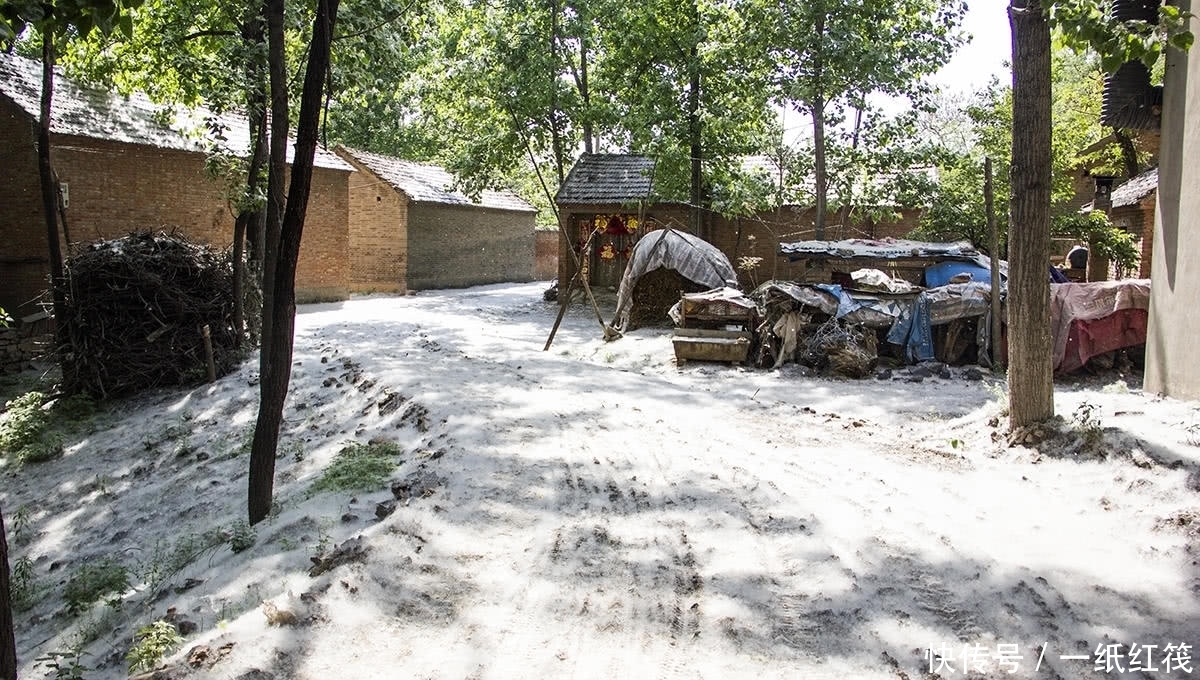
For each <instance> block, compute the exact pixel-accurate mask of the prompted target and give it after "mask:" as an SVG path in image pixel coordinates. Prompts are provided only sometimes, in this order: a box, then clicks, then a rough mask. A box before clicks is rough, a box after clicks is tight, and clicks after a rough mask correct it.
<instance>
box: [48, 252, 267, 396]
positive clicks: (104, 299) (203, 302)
mask: <svg viewBox="0 0 1200 680" xmlns="http://www.w3.org/2000/svg"><path fill="white" fill-rule="evenodd" d="M66 274H67V275H66V281H67V282H66V286H67V291H66V293H67V300H68V304H67V310H66V315H65V318H63V319H58V320H57V323H58V324H59V325H60V326H59V327H60V330H61V332H60V334H59V338H60V339H61V343H62V344H61V346H60V347H59V348H58V351H59V352H60V358H61V359H63V361H61V362H60V363H62V365H63V387H64V390H65V391H66V392H68V393H75V392H86V393H89V394H92V395H94V396H96V397H100V398H104V397H113V396H118V395H123V394H129V393H132V392H136V391H138V390H142V389H146V388H150V387H159V386H166V385H182V384H191V383H196V382H200V381H202V380H204V379H205V377H206V376H207V374H208V368H207V363H208V362H207V357H206V353H205V338H204V333H203V330H204V328H205V327H206V326H207V328H208V331H209V333H208V335H209V338H208V340H209V341H210V342H211V344H212V357H213V363H214V367H215V371H216V373H217V374H218V375H225V374H226V373H228V372H230V371H231V370H232V369H233V368H234V366H236V364H237V362H238V359H239V356H240V353H241V351H242V349H243V342H242V341H243V339H242V338H239V337H237V334H236V333H235V331H234V330H233V324H232V316H233V265H232V262H231V261H230V259H229V256H228V254H227V253H224V252H222V251H220V250H217V249H214V248H211V247H209V246H203V245H197V244H194V243H191V242H188V241H187V240H185V239H183V238H180V237H178V236H175V235H168V234H164V233H158V234H151V233H147V232H140V233H134V234H131V235H129V236H126V237H124V238H119V239H114V240H110V241H98V242H95V243H92V244H89V245H87V246H84V247H82V248H80V249H78V250H77V252H76V253H75V254H74V255H73V256H72V257H70V258H69V259H68V260H67V264H66ZM250 288H254V287H253V286H250ZM247 309H253V308H252V307H247Z"/></svg>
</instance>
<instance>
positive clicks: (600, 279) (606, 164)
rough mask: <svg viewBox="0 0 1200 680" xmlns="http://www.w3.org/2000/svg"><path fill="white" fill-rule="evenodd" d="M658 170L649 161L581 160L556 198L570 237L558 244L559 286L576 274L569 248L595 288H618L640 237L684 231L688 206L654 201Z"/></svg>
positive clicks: (589, 156)
mask: <svg viewBox="0 0 1200 680" xmlns="http://www.w3.org/2000/svg"><path fill="white" fill-rule="evenodd" d="M654 167H655V164H654V160H653V159H651V158H648V157H646V156H638V155H632V154H596V153H585V154H583V155H582V156H580V158H579V160H578V161H577V162H576V163H575V166H574V167H572V168H571V171H570V172H569V173H568V174H567V177H566V179H565V180H564V181H563V183H562V186H560V187H559V189H558V194H557V195H556V196H555V197H554V200H555V203H556V204H557V205H558V219H559V227H560V228H561V229H562V232H563V234H565V235H566V238H565V239H562V242H560V244H559V257H558V276H559V281H560V282H566V281H569V280H570V279H571V277H573V276H574V275H575V269H574V265H573V263H572V258H571V256H570V254H569V253H568V252H567V251H566V248H567V247H568V246H569V247H573V248H574V249H575V252H576V254H577V255H579V256H580V265H581V266H582V267H584V268H585V270H586V272H587V275H588V281H589V282H590V283H591V284H592V285H594V286H609V287H612V288H614V289H615V288H616V287H617V286H618V285H619V284H620V281H621V275H622V274H623V273H624V271H625V265H626V263H627V262H628V260H629V257H630V255H631V254H632V252H633V245H634V244H635V243H636V242H637V240H638V239H639V238H640V237H641V236H642V234H644V233H645V232H646V231H648V230H652V229H656V228H659V227H661V226H676V227H686V225H687V222H688V214H687V206H686V205H683V204H679V203H671V202H662V201H656V200H655V191H654ZM593 232H595V236H594V237H593V238H592V240H591V243H590V244H588V237H589V236H591V235H592V233H593Z"/></svg>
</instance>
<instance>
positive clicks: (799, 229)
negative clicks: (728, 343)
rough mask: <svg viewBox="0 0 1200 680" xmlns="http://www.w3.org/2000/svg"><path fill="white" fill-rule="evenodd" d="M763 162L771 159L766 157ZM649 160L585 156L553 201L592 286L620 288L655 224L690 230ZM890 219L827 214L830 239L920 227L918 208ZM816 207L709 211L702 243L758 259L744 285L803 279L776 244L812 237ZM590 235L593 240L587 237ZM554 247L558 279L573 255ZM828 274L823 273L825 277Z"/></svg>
mask: <svg viewBox="0 0 1200 680" xmlns="http://www.w3.org/2000/svg"><path fill="white" fill-rule="evenodd" d="M767 160H769V159H767ZM767 160H763V159H762V158H761V157H754V158H750V159H747V169H749V170H752V171H760V170H761V171H762V172H764V173H765V174H766V175H767V176H768V178H772V177H774V175H772V173H771V172H770V167H769V165H768V164H767ZM654 171H655V163H654V161H653V159H650V158H648V157H645V156H638V155H628V154H583V156H581V157H580V158H579V161H578V162H577V163H576V164H575V166H574V167H573V168H571V171H570V173H569V174H568V175H567V178H566V180H564V182H563V184H562V186H561V187H560V188H559V191H558V194H557V196H556V197H555V202H556V203H557V204H558V208H559V226H560V227H561V228H562V230H563V233H564V234H566V237H567V238H566V239H565V241H567V242H568V243H569V244H570V245H571V246H572V247H574V249H575V253H576V255H578V256H579V257H580V264H581V266H583V267H585V268H586V270H587V273H588V277H589V278H588V281H589V283H591V284H592V285H597V286H611V287H616V286H618V285H619V283H620V279H621V275H622V273H623V272H624V269H625V264H626V262H627V261H628V257H629V254H630V253H631V252H632V248H633V244H634V243H636V242H637V240H638V239H639V238H640V237H641V236H642V235H643V234H644V233H645V232H646V231H649V230H653V229H655V228H658V227H660V226H670V227H674V228H676V229H682V230H685V231H687V230H688V224H689V219H688V211H689V208H688V206H687V205H686V204H684V203H681V202H674V201H663V200H661V199H658V198H656V197H657V196H658V192H657V191H656V190H655V184H654ZM890 212H892V213H894V216H893V218H891V219H880V220H878V221H876V220H873V219H871V218H869V217H865V218H856V220H857V221H855V222H853V223H851V224H848V225H840V224H838V221H839V220H840V216H839V215H838V214H837V213H834V212H830V213H829V215H828V219H827V223H828V224H829V225H830V227H829V237H830V238H835V237H836V238H853V237H858V238H886V237H901V236H905V235H906V234H908V233H909V232H910V231H912V229H913V228H915V227H916V226H917V224H918V221H919V218H920V209H919V208H896V209H894V210H891V211H890ZM814 216H815V210H814V209H813V208H812V207H808V206H799V205H783V206H780V207H779V208H777V209H775V210H767V211H762V212H759V213H756V214H753V215H748V216H744V217H737V218H725V217H723V216H721V215H719V214H717V213H715V212H707V213H706V214H705V216H704V231H705V232H706V234H705V235H706V237H707V239H708V240H709V241H710V242H711V243H712V244H713V245H715V246H717V248H719V249H720V250H721V251H722V252H723V253H725V255H726V257H728V258H729V260H730V261H731V262H733V263H734V265H735V266H736V265H737V264H738V261H739V258H742V257H749V258H762V260H761V262H760V263H759V264H758V265H757V267H756V268H742V269H740V270H739V276H741V277H742V279H743V283H744V284H746V285H752V284H753V283H754V282H755V281H762V280H764V279H767V278H784V279H795V280H809V278H810V277H809V276H808V275H809V274H810V272H809V271H808V270H807V269H805V266H804V263H803V262H801V263H798V264H797V263H792V262H791V261H790V260H789V258H787V257H783V256H781V255H780V254H779V245H780V243H785V242H792V241H799V240H805V239H811V238H812V235H813V222H814ZM593 231H596V235H595V236H594V237H593V238H592V243H591V245H590V246H589V247H587V248H586V249H585V246H587V240H588V236H589V235H590V234H591V233H592V232H593ZM566 247H567V245H566V244H562V245H560V251H559V259H558V270H559V280H560V281H564V282H565V281H567V280H569V279H570V278H571V276H572V275H573V274H574V267H573V264H572V258H571V257H570V254H569V253H568V252H567V250H566ZM824 275H825V276H826V277H827V276H828V273H827V272H826V273H825V274H824Z"/></svg>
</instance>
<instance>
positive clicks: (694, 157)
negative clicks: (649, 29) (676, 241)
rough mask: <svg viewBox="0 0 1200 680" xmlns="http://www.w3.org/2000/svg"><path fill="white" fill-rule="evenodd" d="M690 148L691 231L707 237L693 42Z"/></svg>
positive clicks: (696, 49) (696, 50) (696, 58)
mask: <svg viewBox="0 0 1200 680" xmlns="http://www.w3.org/2000/svg"><path fill="white" fill-rule="evenodd" d="M688 57H689V59H688V149H689V151H690V157H691V161H690V163H691V192H690V199H689V203H691V209H690V211H689V216H690V222H691V224H690V227H691V232H692V233H693V234H695V235H696V236H699V237H700V238H703V239H707V238H708V234H706V233H704V210H703V205H704V164H703V160H702V159H703V158H704V142H703V136H702V134H703V127H702V125H703V123H702V122H701V120H700V46H699V45H696V44H693V45H692V49H691V53H690V54H689V55H688Z"/></svg>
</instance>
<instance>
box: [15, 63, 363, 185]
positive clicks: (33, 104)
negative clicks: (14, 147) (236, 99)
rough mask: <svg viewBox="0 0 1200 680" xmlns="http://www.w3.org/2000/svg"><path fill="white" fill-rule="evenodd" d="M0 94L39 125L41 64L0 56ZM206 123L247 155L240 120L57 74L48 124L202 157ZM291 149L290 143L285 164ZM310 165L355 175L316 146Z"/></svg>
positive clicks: (58, 129)
mask: <svg viewBox="0 0 1200 680" xmlns="http://www.w3.org/2000/svg"><path fill="white" fill-rule="evenodd" d="M0 95H2V96H4V97H7V98H8V99H10V100H12V101H13V103H14V104H16V105H17V106H18V107H20V108H21V109H22V110H23V111H24V112H25V113H26V114H27V115H29V116H31V117H33V119H34V120H38V119H39V117H40V116H41V98H42V63H41V62H40V61H36V60H34V59H26V58H24V57H19V56H17V55H10V54H0ZM206 119H214V120H218V121H219V122H220V123H221V125H222V126H224V128H225V132H224V134H225V137H226V138H227V141H226V143H225V146H226V147H227V148H228V149H229V150H230V151H232V152H233V153H237V154H247V153H248V152H249V151H248V150H249V148H250V133H249V131H248V129H247V122H246V118H245V117H243V116H239V115H236V114H221V115H217V114H214V113H212V112H211V111H207V110H205V109H201V108H197V109H183V110H174V111H173V110H172V109H171V107H166V106H160V105H158V104H155V103H154V102H152V101H150V98H149V97H147V96H146V95H144V94H142V93H140V92H135V93H133V94H131V95H129V96H128V97H126V96H122V95H119V94H114V93H112V92H109V91H107V90H104V89H100V88H95V87H89V86H85V85H82V84H80V83H77V82H75V81H74V80H72V79H71V78H68V77H66V76H64V75H62V72H61V70H59V71H57V72H56V73H55V77H54V98H53V100H52V106H51V121H50V130H51V131H52V132H54V133H55V134H60V135H72V136H77V137H87V138H90V139H102V140H106V141H112V142H125V143H128V144H143V145H147V146H152V147H156V148H160V149H177V150H180V151H196V152H200V153H204V152H206V151H207V150H208V144H207V135H208V128H207V127H206V125H205V121H206ZM292 150H293V149H292V145H291V144H289V145H288V160H289V162H290V161H291V158H292ZM313 164H314V165H316V166H317V167H321V168H332V169H337V170H353V168H352V167H351V166H349V165H347V164H346V162H345V161H343V160H342V159H341V158H338V156H337V155H336V154H334V153H331V152H329V151H325V150H323V149H321V148H319V147H318V148H317V154H316V158H315V159H314V161H313Z"/></svg>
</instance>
